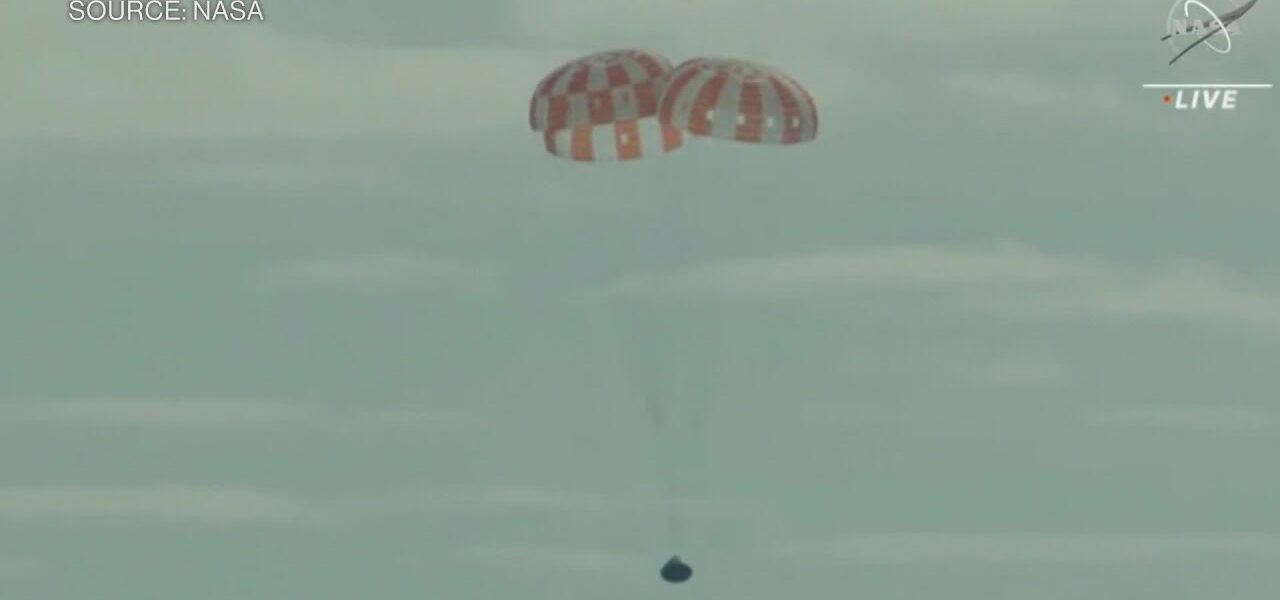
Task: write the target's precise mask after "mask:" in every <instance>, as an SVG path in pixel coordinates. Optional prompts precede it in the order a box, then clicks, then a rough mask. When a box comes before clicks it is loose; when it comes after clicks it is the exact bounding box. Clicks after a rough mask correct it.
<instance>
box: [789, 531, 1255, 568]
mask: <svg viewBox="0 0 1280 600" xmlns="http://www.w3.org/2000/svg"><path fill="white" fill-rule="evenodd" d="M777 555H778V556H779V557H780V558H785V559H791V560H799V561H806V562H813V561H818V562H823V561H830V562H834V563H855V564H864V565H894V566H925V565H932V566H955V567H984V566H1059V567H1116V566H1120V567H1124V566H1149V565H1156V564H1166V563H1196V562H1200V561H1205V560H1213V559H1225V560H1263V561H1280V537H1277V536H1273V535H1262V534H1247V533H1221V534H1185V535H1182V534H1177V535H1098V534H1084V535H1060V534H1039V533H983V534H953V533H883V534H860V535H852V536H847V537H844V538H840V539H835V540H829V541H822V542H807V543H798V544H789V545H785V546H782V547H780V548H778V549H777Z"/></svg>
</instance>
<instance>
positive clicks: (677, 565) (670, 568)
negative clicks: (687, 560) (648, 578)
mask: <svg viewBox="0 0 1280 600" xmlns="http://www.w3.org/2000/svg"><path fill="white" fill-rule="evenodd" d="M690 577H693V567H690V566H689V565H686V564H684V561H682V560H680V557H679V556H672V557H671V560H669V561H667V564H665V565H662V579H663V581H666V582H668V583H684V582H686V581H689V578H690Z"/></svg>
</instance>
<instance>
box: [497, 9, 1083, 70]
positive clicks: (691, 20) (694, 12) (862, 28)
mask: <svg viewBox="0 0 1280 600" xmlns="http://www.w3.org/2000/svg"><path fill="white" fill-rule="evenodd" d="M515 6H516V10H515V23H516V24H515V26H514V27H513V28H514V29H517V30H520V31H523V32H524V35H525V36H527V37H529V38H531V39H533V40H537V41H541V42H545V43H558V44H595V45H597V46H598V45H602V44H604V45H613V44H618V43H620V40H625V41H626V43H633V42H632V41H635V42H647V43H653V44H661V45H662V46H663V47H672V48H679V49H681V50H682V51H683V53H682V54H679V55H677V56H679V57H681V58H683V57H684V53H688V54H708V53H714V52H728V53H730V54H735V53H738V54H741V53H748V52H750V53H753V54H765V55H778V54H787V53H792V52H796V51H797V50H800V51H805V52H810V53H831V52H840V50H854V49H864V50H865V49H866V48H867V47H869V46H874V45H885V44H888V43H892V42H898V43H906V42H909V41H919V40H947V41H953V40H958V39H960V40H962V39H972V40H977V39H984V38H985V39H988V40H989V39H991V38H992V37H998V36H1001V35H1004V34H1026V33H1028V32H1031V31H1039V30H1047V29H1060V28H1065V27H1068V26H1071V25H1073V24H1077V23H1078V22H1079V21H1080V19H1082V18H1085V17H1084V16H1083V15H1079V14H1076V13H1075V12H1074V11H1076V10H1078V7H1076V6H1074V5H1072V4H1071V3H1069V2H1067V1H1066V0H1028V1H1024V2H1018V1H1015V0H999V1H994V2H993V1H988V2H983V3H982V4H981V5H980V6H979V5H974V4H970V3H963V2H953V1H945V0H926V1H923V2H911V3H886V4H874V5H872V4H859V3H853V2H848V1H846V0H792V1H789V2H754V3H752V4H749V5H747V4H742V3H741V2H734V1H733V0H654V1H653V2H645V3H635V2H631V1H629V0H545V1H543V2H538V3H529V2H522V3H516V5H515ZM1095 20H1096V19H1095ZM891 48H892V47H889V48H886V50H889V51H891ZM673 58H674V57H673Z"/></svg>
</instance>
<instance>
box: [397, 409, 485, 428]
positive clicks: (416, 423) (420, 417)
mask: <svg viewBox="0 0 1280 600" xmlns="http://www.w3.org/2000/svg"><path fill="white" fill-rule="evenodd" d="M374 420H375V421H377V422H378V423H381V424H384V425H392V426H397V427H430V426H437V425H463V424H468V423H471V422H472V419H470V418H468V417H464V416H462V415H456V414H447V413H437V412H428V411H424V410H397V411H387V412H384V413H381V414H379V415H377V416H375V417H374Z"/></svg>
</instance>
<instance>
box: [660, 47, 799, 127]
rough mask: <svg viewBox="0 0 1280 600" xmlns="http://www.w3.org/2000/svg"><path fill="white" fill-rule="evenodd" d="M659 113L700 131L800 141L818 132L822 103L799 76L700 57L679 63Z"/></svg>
mask: <svg viewBox="0 0 1280 600" xmlns="http://www.w3.org/2000/svg"><path fill="white" fill-rule="evenodd" d="M659 118H660V120H661V121H662V122H663V123H664V124H667V125H670V126H673V127H676V128H678V129H681V130H683V131H687V132H689V133H692V134H694V135H698V136H705V137H712V138H717V139H723V140H732V141H737V142H748V143H754V144H797V143H800V142H807V141H810V140H812V139H814V138H815V137H817V135H818V108H817V106H816V105H815V104H814V102H813V97H812V96H810V95H809V92H808V90H805V89H804V87H802V86H801V85H800V84H799V83H797V82H796V80H795V79H792V78H791V77H790V76H789V75H787V74H786V73H783V72H782V71H779V70H778V69H774V68H772V67H766V66H763V65H760V64H756V63H753V62H748V61H744V60H736V59H726V58H695V59H692V60H689V61H686V62H685V63H683V64H681V65H680V66H679V67H676V69H675V72H674V73H672V75H671V82H670V84H669V85H668V86H667V90H666V92H665V93H664V94H663V97H662V103H661V106H660V107H659Z"/></svg>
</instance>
